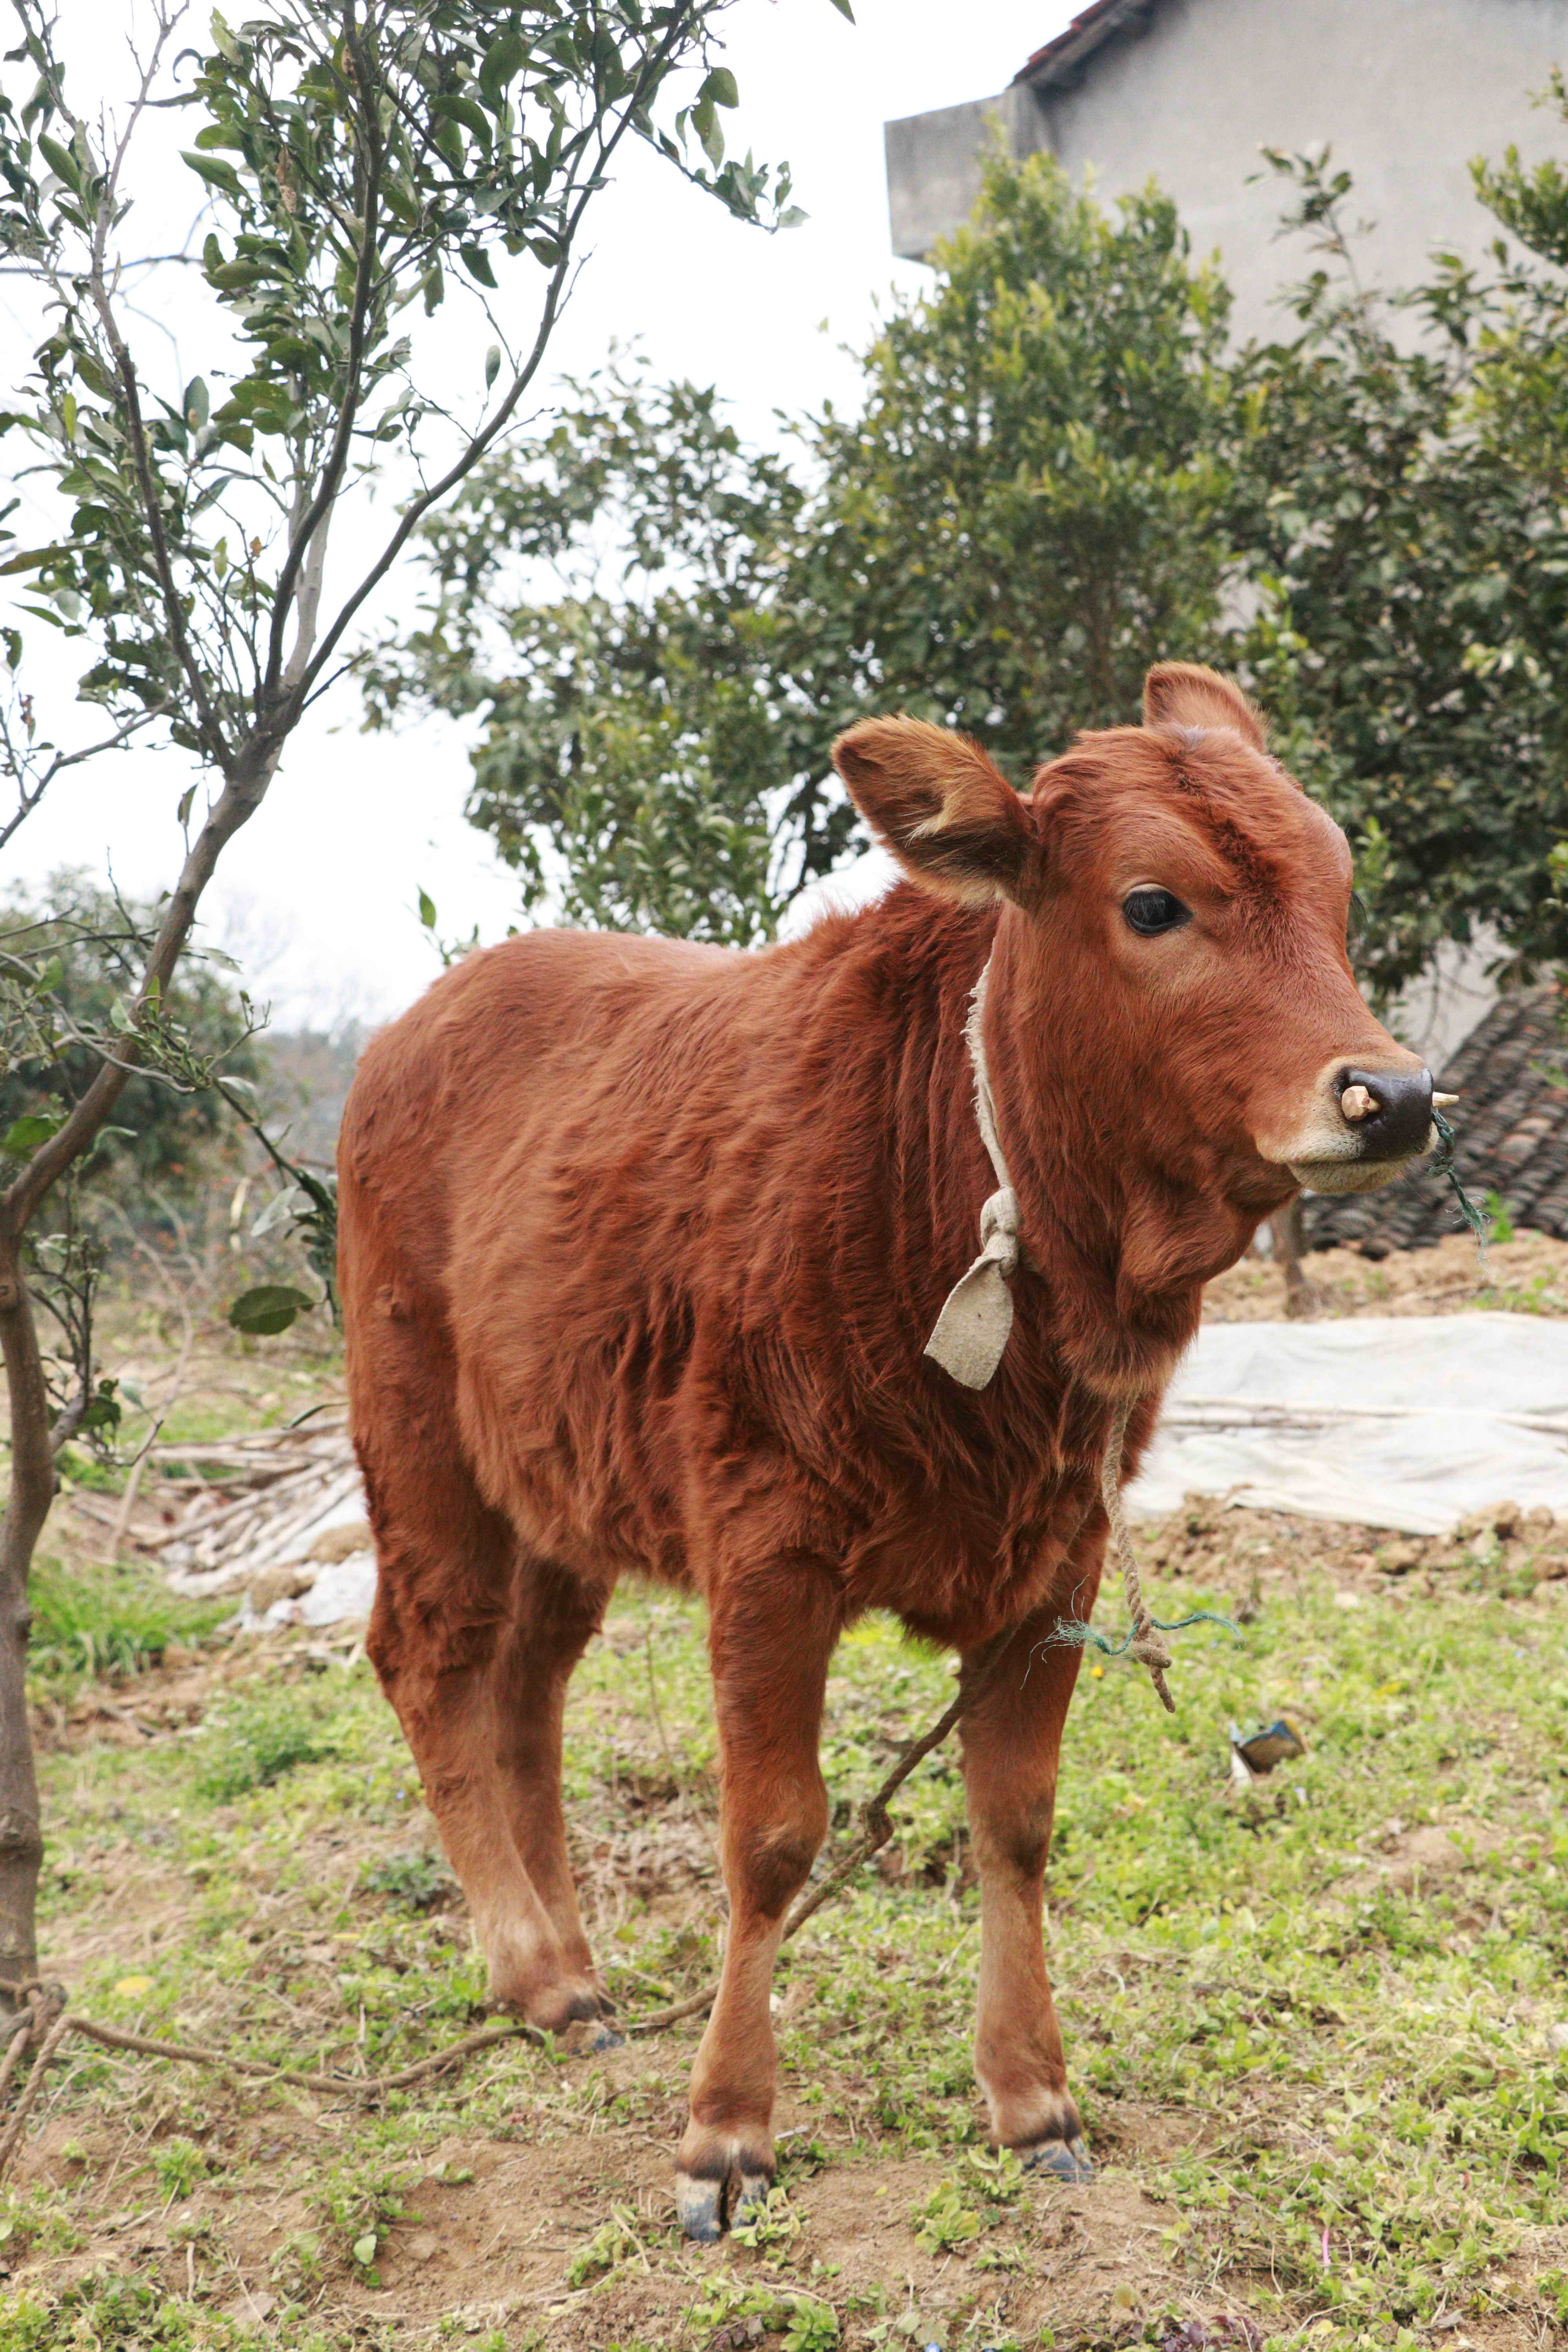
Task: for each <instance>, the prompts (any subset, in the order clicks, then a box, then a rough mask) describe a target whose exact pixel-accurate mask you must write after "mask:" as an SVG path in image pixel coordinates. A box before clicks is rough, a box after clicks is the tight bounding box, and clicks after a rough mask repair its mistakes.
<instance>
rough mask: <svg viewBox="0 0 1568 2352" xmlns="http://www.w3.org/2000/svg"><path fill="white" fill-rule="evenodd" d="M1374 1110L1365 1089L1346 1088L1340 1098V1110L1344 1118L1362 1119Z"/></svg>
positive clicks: (1371, 1099) (1370, 1098)
mask: <svg viewBox="0 0 1568 2352" xmlns="http://www.w3.org/2000/svg"><path fill="white" fill-rule="evenodd" d="M1374 1108H1376V1106H1375V1105H1374V1103H1373V1098H1372V1096H1371V1093H1370V1092H1369V1090H1368V1089H1367V1088H1366V1087H1346V1088H1345V1090H1344V1092H1343V1094H1342V1096H1341V1097H1340V1109H1341V1111H1342V1114H1343V1116H1344V1117H1345V1118H1365V1117H1366V1115H1367V1113H1368V1111H1370V1110H1373V1109H1374Z"/></svg>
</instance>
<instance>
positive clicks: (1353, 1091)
mask: <svg viewBox="0 0 1568 2352" xmlns="http://www.w3.org/2000/svg"><path fill="white" fill-rule="evenodd" d="M1338 1092H1339V1098H1340V1117H1341V1118H1342V1119H1344V1120H1345V1121H1346V1123H1347V1124H1348V1125H1349V1126H1350V1127H1351V1128H1352V1129H1353V1132H1354V1135H1355V1139H1356V1147H1357V1149H1356V1157H1357V1159H1358V1160H1409V1159H1412V1158H1413V1157H1414V1156H1415V1153H1416V1152H1418V1151H1424V1150H1426V1142H1427V1139H1428V1137H1429V1136H1430V1134H1431V1131H1432V1073H1431V1071H1430V1070H1427V1069H1417V1070H1357V1069H1346V1070H1343V1071H1342V1072H1341V1074H1340V1076H1339V1080H1338Z"/></svg>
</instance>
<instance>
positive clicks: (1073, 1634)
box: [1046, 1609, 1241, 1658]
mask: <svg viewBox="0 0 1568 2352" xmlns="http://www.w3.org/2000/svg"><path fill="white" fill-rule="evenodd" d="M1149 1622H1150V1624H1151V1625H1152V1626H1154V1627H1156V1628H1157V1629H1158V1631H1159V1632H1160V1633H1185V1632H1186V1629H1187V1627H1188V1626H1189V1625H1223V1626H1224V1627H1225V1630H1226V1633H1234V1634H1235V1635H1236V1638H1237V1641H1238V1642H1239V1641H1240V1639H1241V1628H1240V1626H1239V1625H1235V1624H1233V1623H1232V1622H1231V1621H1230V1619H1229V1618H1228V1617H1221V1616H1220V1615H1218V1614H1217V1612H1215V1610H1213V1609H1194V1612H1193V1613H1192V1615H1191V1616H1190V1617H1171V1618H1165V1617H1151V1618H1150V1620H1149ZM1136 1635H1137V1628H1136V1627H1135V1626H1134V1627H1132V1628H1131V1630H1130V1631H1129V1633H1128V1635H1127V1639H1126V1640H1125V1641H1124V1642H1108V1641H1107V1640H1106V1638H1105V1636H1104V1634H1103V1633H1096V1632H1095V1630H1094V1627H1093V1626H1092V1625H1086V1624H1085V1623H1084V1622H1083V1621H1082V1620H1081V1618H1078V1617H1058V1620H1057V1627H1056V1631H1055V1633H1053V1634H1052V1635H1051V1637H1050V1642H1049V1643H1048V1644H1047V1645H1046V1646H1047V1647H1050V1648H1066V1649H1069V1650H1090V1649H1092V1650H1098V1651H1099V1652H1100V1655H1101V1657H1105V1658H1124V1657H1125V1656H1126V1655H1127V1653H1128V1651H1129V1650H1130V1649H1131V1647H1132V1643H1133V1641H1134V1640H1135V1638H1136Z"/></svg>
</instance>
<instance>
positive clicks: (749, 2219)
mask: <svg viewBox="0 0 1568 2352" xmlns="http://www.w3.org/2000/svg"><path fill="white" fill-rule="evenodd" d="M730 2235H731V2237H732V2238H733V2239H734V2240H735V2241H736V2242H737V2243H738V2244H740V2245H742V2246H759V2247H761V2246H787V2245H788V2243H789V2242H790V2240H791V2239H792V2238H798V2237H799V2235H800V2221H799V2220H798V2218H797V2217H796V2215H795V2214H794V2213H793V2212H792V2211H791V2210H790V2202H789V2197H788V2195H787V2193H786V2192H785V2191H784V2189H769V2191H768V2193H767V2195H766V2196H765V2197H763V2198H760V2199H758V2200H757V2202H756V2203H755V2204H753V2205H752V2206H751V2207H749V2208H748V2210H747V2212H746V2214H745V2218H744V2219H743V2220H742V2221H737V2222H736V2224H735V2226H734V2228H733V2229H732V2230H731V2232H730Z"/></svg>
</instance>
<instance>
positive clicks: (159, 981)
mask: <svg viewBox="0 0 1568 2352" xmlns="http://www.w3.org/2000/svg"><path fill="white" fill-rule="evenodd" d="M279 748H280V747H279V746H277V745H274V744H272V743H270V742H269V741H267V740H263V739H262V738H261V737H260V736H259V735H258V736H255V737H253V738H252V740H251V741H250V742H249V743H247V745H246V746H245V748H244V751H243V752H242V753H241V755H240V756H239V757H237V759H236V760H235V761H233V763H232V765H231V768H230V770H229V772H228V774H227V777H226V782H225V784H224V789H223V792H222V793H221V794H220V795H219V797H218V800H217V803H216V806H215V807H214V808H213V809H212V811H211V813H210V814H209V815H208V817H207V820H206V823H205V824H204V825H203V827H202V829H201V832H200V833H199V834H198V835H197V837H196V839H195V842H194V843H193V844H192V846H191V848H190V850H189V852H188V853H187V856H186V858H185V864H184V871H183V872H182V874H181V876H180V879H179V882H178V885H177V886H176V887H175V889H174V892H173V894H172V896H171V898H170V899H169V903H168V905H167V907H166V908H165V909H164V912H163V923H162V925H161V926H160V929H159V932H158V937H157V940H156V941H155V943H154V945H153V952H152V954H151V956H150V957H149V958H148V961H147V968H146V970H145V971H144V972H143V973H142V985H141V987H140V989H139V990H138V992H137V995H136V1002H135V1004H134V1006H133V1008H132V1028H131V1030H130V1031H128V1032H127V1034H126V1036H125V1038H124V1040H123V1043H122V1045H121V1057H120V1058H119V1059H117V1060H116V1061H113V1062H105V1063H104V1064H103V1066H102V1067H101V1068H100V1070H99V1072H98V1074H97V1076H96V1077H94V1079H93V1081H92V1083H91V1085H90V1086H89V1087H88V1089H87V1091H86V1093H85V1094H84V1095H83V1096H82V1097H81V1099H80V1101H79V1102H78V1103H77V1104H76V1106H75V1108H73V1109H72V1110H71V1112H70V1113H69V1115H68V1118H66V1119H65V1121H64V1123H63V1124H62V1125H61V1126H60V1127H59V1128H58V1129H56V1131H55V1133H54V1134H53V1135H52V1136H50V1138H49V1139H48V1140H47V1143H43V1144H40V1146H39V1147H38V1150H37V1151H36V1152H35V1153H34V1155H33V1157H32V1159H31V1160H29V1161H28V1162H27V1164H26V1167H25V1168H24V1169H23V1170H22V1171H21V1173H20V1175H18V1176H16V1177H15V1178H14V1179H13V1181H12V1182H11V1183H10V1185H9V1186H8V1188H7V1189H6V1191H5V1193H4V1195H0V1349H3V1351H4V1355H5V1380H6V1384H7V1386H8V1388H9V1390H10V1407H11V1409H10V1421H11V1493H10V1496H9V1498H8V1499H7V1502H6V1506H5V1520H4V1522H3V1523H0V2015H3V2014H4V2013H5V2010H6V2009H7V2008H8V2007H10V2006H12V2005H13V2004H12V2002H11V2001H10V2000H8V1999H7V1996H6V1994H5V1986H6V1985H8V1984H9V1985H16V1984H19V1983H21V1982H23V1981H24V1980H25V1979H26V1978H28V1977H33V1976H36V1975H37V1891H38V1871H39V1867H40V1865H41V1864H42V1862H43V1858H44V1842H43V1836H42V1832H41V1829H40V1824H39V1816H38V1782H37V1774H36V1772H35V1771H34V1769H33V1743H32V1737H31V1731H30V1727H29V1725H28V1721H27V1683H26V1675H27V1635H28V1633H29V1632H30V1631H31V1629H32V1611H31V1607H30V1605H29V1602H28V1597H27V1585H28V1580H29V1576H30V1573H31V1570H32V1565H33V1549H34V1547H35V1545H36V1544H37V1540H38V1538H39V1536H40V1535H42V1533H43V1531H44V1522H45V1520H46V1519H47V1517H48V1516H49V1507H50V1505H51V1504H52V1503H53V1501H54V1499H55V1486H56V1483H57V1482H56V1478H55V1449H56V1445H57V1443H58V1441H59V1440H60V1439H61V1438H62V1437H63V1436H64V1435H65V1434H66V1433H68V1429H69V1425H70V1424H69V1423H66V1425H65V1428H64V1429H61V1430H57V1429H56V1428H55V1427H54V1425H53V1423H52V1420H51V1416H50V1412H49V1396H48V1390H47V1387H46V1386H45V1382H44V1367H43V1360H42V1358H41V1356H40V1354H39V1350H38V1329H37V1323H36V1322H35V1321H34V1319H33V1302H32V1300H31V1299H30V1298H29V1297H28V1296H27V1286H26V1282H25V1281H24V1279H23V1276H22V1236H23V1234H25V1233H26V1230H27V1226H28V1224H29V1223H30V1221H31V1219H32V1218H33V1216H34V1214H35V1213H36V1212H37V1208H38V1206H39V1204H40V1202H42V1201H43V1200H44V1199H45V1198H46V1197H47V1193H48V1192H49V1190H50V1188H51V1187H52V1186H53V1185H54V1184H55V1183H56V1182H58V1180H59V1178H60V1177H61V1176H62V1175H63V1174H64V1173H65V1171H66V1170H67V1169H68V1167H70V1166H71V1164H72V1162H73V1161H75V1160H79V1159H80V1158H81V1156H82V1154H83V1153H84V1152H86V1151H87V1150H89V1148H90V1147H91V1145H92V1143H93V1141H94V1139H95V1138H96V1137H97V1135H98V1132H99V1130H100V1128H101V1127H102V1126H103V1123H104V1121H105V1120H106V1119H107V1118H108V1117H109V1115H110V1111H111V1110H112V1109H113V1108H114V1105H115V1101H116V1099H117V1097H118V1096H119V1094H120V1090H121V1087H123V1085H124V1084H125V1080H126V1077H127V1076H128V1074H129V1066H131V1065H132V1064H133V1063H134V1061H135V1058H136V1054H137V1037H136V1026H135V1024H138V1023H140V1021H141V1020H142V1016H143V1014H144V1013H145V1011H146V1008H147V1005H148V1003H149V998H150V995H151V994H152V992H153V991H156V992H159V994H160V996H161V993H162V992H163V990H164V989H165V988H166V987H167V986H168V983H169V982H170V980H171V979H172V978H173V977H174V970H175V968H176V966H177V965H178V963H179V961H180V957H181V955H182V954H183V953H184V946H185V942H186V940H188V939H189V937H190V934H191V925H192V923H193V922H194V921H195V913H196V908H197V905H198V904H199V902H200V899H201V895H202V892H203V891H204V890H205V887H206V886H207V883H208V882H209V881H210V880H211V878H212V871H213V868H214V866H216V864H217V860H218V855H219V852H220V851H221V850H222V849H223V847H224V846H225V845H226V843H227V842H228V841H229V840H230V839H231V838H232V837H233V835H235V834H237V832H238V830H239V828H240V826H241V825H242V824H247V822H248V821H249V819H250V818H251V817H252V816H254V814H256V811H257V810H258V808H259V807H260V805H261V802H262V799H263V797H264V796H265V794H266V792H267V788H268V784H269V783H270V782H271V781H272V777H273V774H274V772H276V769H277V766H278V759H279Z"/></svg>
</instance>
